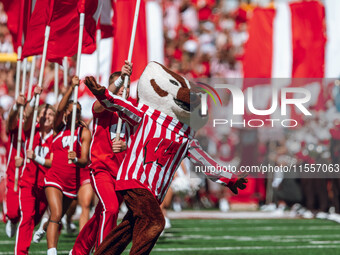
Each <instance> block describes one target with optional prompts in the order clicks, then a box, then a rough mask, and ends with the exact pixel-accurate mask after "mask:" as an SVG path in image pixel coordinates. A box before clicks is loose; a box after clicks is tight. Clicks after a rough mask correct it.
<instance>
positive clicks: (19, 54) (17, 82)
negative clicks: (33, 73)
mask: <svg viewBox="0 0 340 255" xmlns="http://www.w3.org/2000/svg"><path fill="white" fill-rule="evenodd" d="M19 48H20V52H19ZM20 58H21V46H19V47H18V63H17V65H20V66H21V60H19V59H20ZM19 62H20V64H19ZM23 65H24V71H23V77H22V85H21V91H20V94H22V95H24V94H25V82H26V66H27V59H26V58H25V59H24V62H23ZM20 69H21V67H19V73H17V80H16V88H15V90H16V92H17V93H18V96H19V86H20V72H21V70H20ZM17 72H18V68H17ZM18 96H17V97H18ZM17 97H16V98H17ZM23 116H24V106H23V105H20V107H19V128H18V140H17V154H16V157H20V152H21V141H22V121H23ZM18 181H19V167H16V168H15V174H14V192H17V191H18Z"/></svg>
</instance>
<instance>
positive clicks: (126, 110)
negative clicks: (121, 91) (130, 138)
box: [85, 76, 143, 126]
mask: <svg viewBox="0 0 340 255" xmlns="http://www.w3.org/2000/svg"><path fill="white" fill-rule="evenodd" d="M85 85H86V86H87V87H88V88H89V90H90V91H91V92H92V94H93V95H94V96H95V97H96V98H97V100H98V101H99V102H100V104H101V105H102V106H103V107H104V108H105V109H106V110H109V111H118V114H119V116H120V117H121V118H122V119H123V120H125V121H127V122H128V123H129V124H130V125H132V126H135V125H138V124H139V122H140V121H141V120H142V118H143V112H142V111H141V110H139V109H138V108H137V107H135V106H133V105H132V103H131V102H129V101H127V100H126V99H124V98H121V97H119V96H116V95H113V94H112V93H111V92H110V91H108V90H107V89H106V88H105V87H103V86H101V85H99V84H98V83H97V82H96V79H95V78H94V77H92V76H90V77H86V78H85Z"/></svg>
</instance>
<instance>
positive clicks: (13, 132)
mask: <svg viewBox="0 0 340 255" xmlns="http://www.w3.org/2000/svg"><path fill="white" fill-rule="evenodd" d="M40 93H41V88H39V87H37V88H36V89H34V97H33V99H34V98H35V95H36V94H40ZM33 99H32V100H31V101H30V103H29V104H25V97H24V96H23V95H19V96H18V98H17V100H16V104H15V105H14V106H13V107H12V109H11V111H10V114H9V116H8V119H7V122H6V133H7V135H8V138H9V139H8V141H7V146H6V157H7V170H6V200H5V201H4V207H3V208H4V214H5V215H6V219H7V224H6V234H7V236H8V237H13V236H14V235H15V232H16V226H17V223H18V222H19V220H20V216H21V212H20V206H19V189H18V191H16V192H15V191H14V179H15V168H16V167H19V181H20V176H21V172H22V166H23V158H24V157H25V156H24V155H25V148H24V144H25V135H26V134H27V133H26V132H24V131H22V134H21V150H20V157H18V158H17V157H16V155H17V143H18V126H19V106H20V105H27V106H29V105H31V106H34V102H35V101H34V100H33ZM28 114H29V112H27V108H26V109H25V111H24V119H25V118H26V116H27V115H28Z"/></svg>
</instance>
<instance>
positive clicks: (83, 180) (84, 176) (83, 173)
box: [80, 167, 91, 186]
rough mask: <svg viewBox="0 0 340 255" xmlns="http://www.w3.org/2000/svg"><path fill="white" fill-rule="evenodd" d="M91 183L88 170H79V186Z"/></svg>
mask: <svg viewBox="0 0 340 255" xmlns="http://www.w3.org/2000/svg"><path fill="white" fill-rule="evenodd" d="M88 183H91V178H90V168H88V167H85V168H81V169H80V185H81V186H82V185H85V184H88Z"/></svg>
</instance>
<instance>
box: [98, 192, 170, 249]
mask: <svg viewBox="0 0 340 255" xmlns="http://www.w3.org/2000/svg"><path fill="white" fill-rule="evenodd" d="M122 195H123V197H124V201H125V203H126V206H127V207H128V209H129V210H128V212H127V214H126V215H125V217H124V219H123V221H122V222H121V223H120V224H119V225H118V226H117V227H115V228H114V229H113V230H112V231H111V233H110V234H109V235H107V236H106V238H105V239H104V241H103V242H102V244H101V245H100V246H99V247H98V249H97V250H96V252H95V253H94V254H95V255H103V254H105V255H116V254H121V253H122V252H123V251H124V249H125V248H126V246H127V245H128V244H129V243H130V242H131V240H132V247H131V251H130V254H134V255H135V254H149V253H150V252H151V249H152V248H153V246H154V245H155V243H156V241H157V239H158V237H159V235H160V234H161V232H162V231H163V229H164V224H165V221H164V216H163V213H162V210H161V209H160V207H159V204H158V202H157V200H156V199H155V197H154V196H153V195H152V194H151V192H150V191H148V190H146V189H130V190H125V191H123V192H122Z"/></svg>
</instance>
